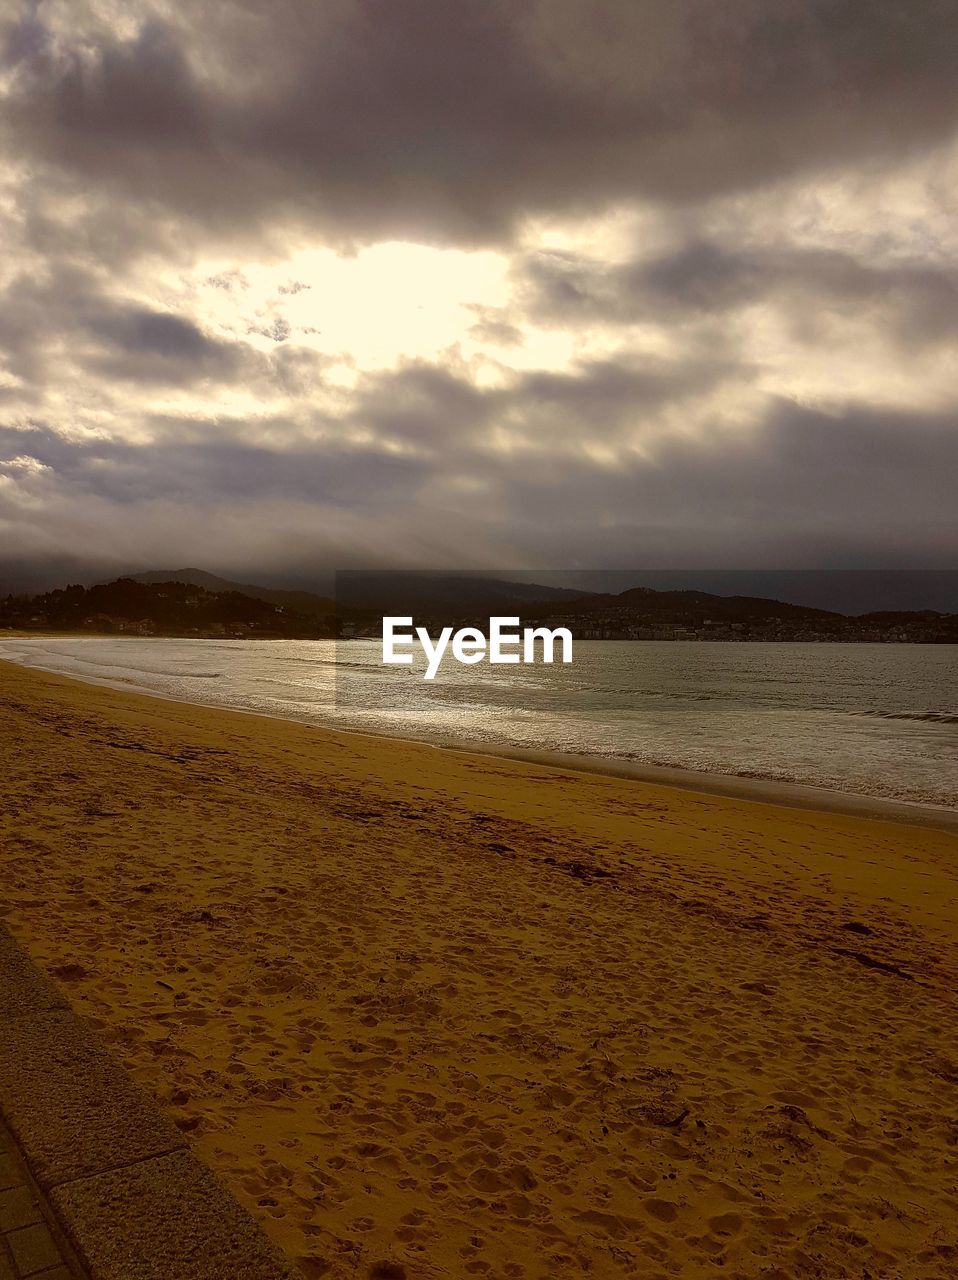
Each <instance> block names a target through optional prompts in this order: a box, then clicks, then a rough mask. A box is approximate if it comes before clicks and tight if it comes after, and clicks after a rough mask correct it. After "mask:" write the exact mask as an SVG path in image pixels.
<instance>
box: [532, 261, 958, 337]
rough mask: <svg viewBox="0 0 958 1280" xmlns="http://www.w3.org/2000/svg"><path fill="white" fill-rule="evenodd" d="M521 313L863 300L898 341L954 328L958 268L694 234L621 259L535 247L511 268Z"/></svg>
mask: <svg viewBox="0 0 958 1280" xmlns="http://www.w3.org/2000/svg"><path fill="white" fill-rule="evenodd" d="M514 274H515V279H516V282H517V284H518V286H519V293H520V297H521V299H522V305H523V306H524V310H525V313H526V314H527V315H528V316H529V317H531V318H533V319H535V320H536V321H538V322H540V323H545V324H551V325H559V326H564V325H575V324H589V323H595V322H599V323H603V324H635V323H637V322H639V321H649V320H660V321H661V320H666V321H668V320H670V319H676V318H682V317H683V316H701V317H710V316H713V317H718V318H719V319H721V318H722V317H723V316H724V315H726V313H728V312H731V311H734V310H735V309H736V308H739V307H743V306H746V305H749V304H751V303H755V302H762V301H769V300H772V301H775V302H777V303H778V304H780V305H782V306H784V307H786V308H791V309H792V310H793V311H794V312H801V313H804V315H805V316H806V317H807V318H808V319H810V320H811V319H813V318H814V316H815V315H816V314H818V315H823V314H827V313H828V312H829V310H834V309H838V310H839V311H841V310H845V311H847V312H848V313H849V314H854V313H856V312H858V313H861V311H862V309H866V308H870V309H873V310H874V311H875V312H877V313H878V314H877V316H876V318H877V319H878V320H880V321H881V322H883V323H884V324H885V326H886V327H887V328H888V329H889V330H890V331H891V332H892V333H893V334H894V335H895V336H896V337H897V338H898V339H899V340H901V341H903V342H906V343H907V342H911V341H914V342H922V341H928V342H934V341H941V340H944V339H948V338H953V337H954V336H955V334H956V333H958V268H956V267H955V266H954V264H952V263H951V262H948V263H947V264H944V263H943V264H941V265H929V264H927V263H925V262H911V263H908V262H905V263H899V264H896V265H893V266H880V265H874V264H869V263H867V262H863V261H860V260H859V259H857V258H856V257H854V256H853V255H852V254H850V253H841V252H835V251H822V250H810V249H797V248H793V247H791V246H788V245H786V246H784V247H783V246H777V247H775V248H759V249H748V248H744V249H743V248H736V247H730V246H727V245H722V244H718V243H715V242H713V241H708V240H702V239H696V240H692V241H690V242H688V243H687V244H684V245H683V246H681V247H680V248H679V249H677V250H673V251H671V252H669V253H667V254H665V255H663V256H661V257H657V258H651V259H647V258H642V259H640V260H637V261H634V262H631V263H626V264H624V265H621V264H616V265H608V264H606V263H604V262H602V261H600V260H596V259H593V258H589V257H586V256H583V255H576V254H572V253H556V252H553V253H543V252H540V253H536V254H533V255H530V256H529V257H528V258H527V259H525V260H524V261H521V262H519V263H517V265H516V267H515V272H514Z"/></svg>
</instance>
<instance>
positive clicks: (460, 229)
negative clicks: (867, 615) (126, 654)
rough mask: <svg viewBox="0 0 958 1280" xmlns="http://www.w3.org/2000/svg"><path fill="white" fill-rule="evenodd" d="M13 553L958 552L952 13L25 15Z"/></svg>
mask: <svg viewBox="0 0 958 1280" xmlns="http://www.w3.org/2000/svg"><path fill="white" fill-rule="evenodd" d="M0 15H2V31H0V51H2V71H0V102H2V132H0V147H2V152H3V155H2V164H0V236H2V242H3V244H4V246H5V252H4V254H3V255H2V257H0V288H2V292H3V300H2V305H0V561H2V562H3V563H5V564H6V565H7V566H8V567H9V566H10V565H16V564H20V566H21V567H22V566H23V565H25V564H29V565H32V566H36V565H43V564H46V565H48V566H62V565H64V564H71V565H72V564H77V565H80V564H90V565H96V566H98V567H99V566H103V567H116V568H117V569H121V568H122V569H134V568H151V567H172V566H178V565H181V564H184V563H192V564H200V565H202V566H203V567H206V568H209V569H214V570H217V571H220V572H234V573H235V572H239V571H242V573H243V575H244V576H246V577H247V578H248V577H249V576H250V575H252V574H254V573H255V574H259V576H260V577H263V576H265V575H272V576H275V575H277V574H279V575H281V576H282V575H283V574H287V575H293V576H298V577H302V576H303V575H304V574H305V575H307V576H308V572H309V569H310V566H315V565H320V564H321V565H323V566H329V567H340V566H347V565H366V566H370V565H385V564H390V565H415V566H461V567H467V566H487V567H504V568H505V567H510V568H519V567H528V568H537V567H548V568H561V567H565V566H576V565H585V566H594V567H622V566H633V565H634V566H654V567H668V568H672V567H683V566H685V567H700V566H701V567H729V566H774V567H779V566H801V567H821V566H831V565H835V566H844V567H854V566H873V567H874V566H878V567H894V566H906V567H917V566H927V567H936V566H937V567H941V566H952V565H954V563H955V553H956V550H958V521H956V518H955V509H956V502H955V490H956V484H955V480H956V476H958V430H956V426H958V376H956V375H958V367H956V366H958V361H956V351H958V265H956V264H958V257H956V251H958V220H956V215H955V208H956V196H958V190H956V180H958V146H956V127H958V75H956V74H955V49H956V38H958V3H956V0H909V2H908V3H903V2H902V0H867V3H866V2H865V0H727V2H726V3H721V4H717V3H715V2H714V0H527V2H526V3H522V4H518V3H515V0H501V2H499V3H496V2H495V0H487V2H479V0H477V2H476V3H452V2H451V0H326V2H325V3H323V4H316V3H314V0H270V3H269V4H264V3H262V0H204V2H203V3H202V4H184V3H170V2H166V0H38V2H36V3H28V4H25V5H24V4H20V3H14V2H13V0H0Z"/></svg>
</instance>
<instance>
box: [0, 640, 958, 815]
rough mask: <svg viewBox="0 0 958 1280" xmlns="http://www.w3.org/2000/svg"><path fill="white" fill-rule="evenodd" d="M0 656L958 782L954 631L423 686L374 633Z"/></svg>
mask: <svg viewBox="0 0 958 1280" xmlns="http://www.w3.org/2000/svg"><path fill="white" fill-rule="evenodd" d="M0 656H6V657H11V658H14V659H16V660H18V661H23V662H25V663H27V664H28V665H33V666H40V667H45V668H48V669H50V670H56V671H61V672H63V673H65V674H67V675H75V676H79V677H81V678H83V679H94V680H99V681H102V682H106V683H111V684H119V685H121V686H122V687H125V688H130V687H135V688H140V689H145V690H148V691H151V692H153V693H159V694H163V695H165V696H168V697H173V698H178V699H182V700H184V701H193V702H205V703H212V704H216V705H220V706H228V707H234V708H238V709H243V710H247V711H258V712H262V713H265V714H269V715H275V716H285V717H288V718H291V719H297V720H305V721H307V722H311V723H323V724H331V725H337V726H340V727H344V728H357V729H363V730H365V731H367V732H379V733H387V734H390V733H391V734H399V735H408V736H416V737H421V738H426V739H429V740H433V741H446V742H448V741H458V742H463V741H466V742H468V741H473V742H476V743H479V744H488V745H497V746H511V747H517V748H521V749H527V750H533V751H536V750H539V751H571V752H576V753H579V754H585V755H594V756H600V757H603V758H606V759H608V758H622V759H628V760H634V761H636V762H639V763H644V764H664V765H674V766H678V767H683V768H691V769H702V770H707V771H714V772H722V773H738V774H742V775H746V776H760V777H771V778H777V779H781V780H788V781H805V782H810V783H813V784H817V785H820V786H829V787H833V788H837V789H845V790H850V791H859V792H864V793H871V794H876V795H885V796H891V797H898V798H902V799H911V800H922V799H924V800H927V801H930V802H932V803H940V804H949V805H954V803H955V801H954V797H955V795H958V724H956V723H954V722H953V721H952V720H950V719H949V717H950V716H951V715H952V714H953V713H954V712H956V711H958V647H956V646H948V645H937V646H924V645H828V644H822V645H802V644H786V645H752V644H721V643H717V644H696V643H691V644H684V643H681V642H678V643H656V642H654V641H653V642H643V643H635V644H629V643H617V642H609V641H593V642H578V643H577V644H576V648H575V662H574V664H573V665H572V666H571V667H566V666H562V665H556V666H553V667H546V666H536V667H524V666H523V667H496V668H491V667H488V666H485V665H483V666H477V667H459V666H458V665H457V664H444V666H443V669H442V673H441V676H440V678H439V679H438V680H437V681H435V682H434V683H432V684H428V683H426V682H424V681H423V680H422V678H421V675H422V672H421V669H418V670H417V669H416V668H412V669H410V668H401V667H388V668H384V667H382V666H380V665H379V660H380V646H379V644H378V642H376V641H348V642H342V643H339V644H337V643H336V642H334V641H227V642H223V641H207V640H153V639H132V638H130V639H128V638H117V639H114V638H109V637H102V638H101V637H90V638H82V639H74V638H66V637H64V638H56V637H44V638H42V639H35V640H3V641H0ZM930 713H934V714H930Z"/></svg>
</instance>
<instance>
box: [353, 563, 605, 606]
mask: <svg viewBox="0 0 958 1280" xmlns="http://www.w3.org/2000/svg"><path fill="white" fill-rule="evenodd" d="M583 594H584V592H582V591H577V590H575V589H574V588H572V587H547V586H543V585H542V584H541V583H538V582H513V581H510V580H509V579H506V578H493V577H487V576H486V575H485V574H480V573H475V574H473V573H461V574H454V573H438V572H436V573H433V572H429V573H416V572H412V571H410V572H405V571H402V570H396V571H390V572H377V571H369V572H366V571H356V572H347V573H339V574H337V576H336V598H337V601H338V602H339V605H340V607H341V608H342V609H345V610H347V611H348V610H350V609H365V610H370V609H373V610H377V611H378V612H379V613H380V615H382V614H388V613H401V614H408V613H414V614H420V615H423V616H429V615H432V614H436V613H443V614H455V613H457V612H459V613H475V612H480V613H481V612H482V611H483V610H485V611H486V616H489V614H494V613H515V612H516V611H517V610H519V609H521V608H524V607H527V606H529V605H536V604H549V605H556V604H560V603H561V604H565V603H567V602H570V601H573V600H578V599H580V598H581V597H582V596H583Z"/></svg>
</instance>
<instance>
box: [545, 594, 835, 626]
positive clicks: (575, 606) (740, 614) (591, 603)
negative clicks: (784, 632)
mask: <svg viewBox="0 0 958 1280" xmlns="http://www.w3.org/2000/svg"><path fill="white" fill-rule="evenodd" d="M567 611H568V612H569V613H577V614H588V613H607V612H613V613H629V614H640V615H642V616H646V617H655V618H662V619H668V620H670V621H674V622H680V621H688V622H692V621H696V622H701V621H705V620H706V619H714V620H716V621H723V622H741V621H743V620H745V619H759V618H788V619H800V618H801V619H808V620H809V621H811V620H813V619H826V618H841V617H842V616H843V615H842V614H839V613H834V612H832V611H831V610H829V609H813V608H810V607H809V606H807V605H802V604H788V603H787V602H786V601H784V600H766V599H764V598H763V597H761V596H718V595H713V594H712V593H711V592H708V591H654V590H653V589H652V588H651V587H632V588H631V589H630V590H628V591H622V592H620V593H619V594H618V595H607V594H602V595H594V596H584V597H581V598H580V599H578V600H575V601H572V602H571V603H570V604H569V605H568V606H567Z"/></svg>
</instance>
